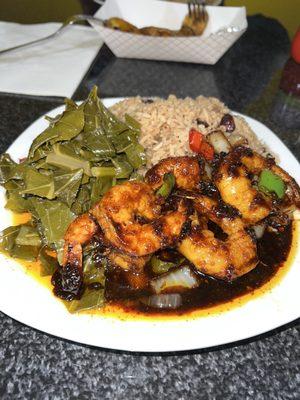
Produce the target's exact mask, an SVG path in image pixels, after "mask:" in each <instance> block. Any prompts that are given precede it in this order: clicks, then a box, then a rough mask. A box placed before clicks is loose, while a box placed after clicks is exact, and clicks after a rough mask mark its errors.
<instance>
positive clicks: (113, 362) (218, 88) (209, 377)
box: [0, 16, 300, 400]
mask: <svg viewBox="0 0 300 400" xmlns="http://www.w3.org/2000/svg"><path fill="white" fill-rule="evenodd" d="M289 46H290V43H289V39H288V36H287V33H286V31H285V29H284V28H283V27H282V26H281V25H280V24H279V23H278V22H276V21H275V20H271V19H266V18H264V17H262V16H255V17H251V18H249V28H248V30H247V32H246V33H245V34H244V35H243V36H242V38H241V39H240V40H239V41H238V42H237V43H236V44H235V45H234V46H233V47H232V48H231V49H230V50H229V51H228V52H227V53H226V54H225V55H224V57H223V58H222V59H221V60H220V61H219V62H218V63H217V64H216V65H214V66H204V65H193V64H184V63H168V62H154V61H141V60H139V61H137V60H125V59H116V58H115V57H114V56H113V55H112V54H111V53H110V51H109V50H108V49H107V48H106V47H103V48H102V50H101V51H100V53H99V55H98V57H97V59H96V61H95V63H94V65H93V67H92V68H91V70H90V71H89V73H88V75H87V76H86V77H85V78H84V80H83V82H82V83H81V85H80V87H79V88H78V90H77V91H76V93H75V96H74V98H75V99H82V98H84V97H85V96H86V94H87V93H88V90H89V89H90V88H91V87H92V85H94V84H97V85H99V86H100V90H101V96H102V97H110V96H112V97H113V96H134V95H142V96H153V95H155V96H156V95H157V96H168V94H170V93H173V94H176V95H177V96H181V97H182V96H192V97H193V96H194V97H195V96H197V95H199V94H202V95H206V96H216V97H218V98H220V99H221V100H222V101H224V102H225V103H226V104H227V105H228V106H229V107H230V108H231V109H233V110H236V111H240V112H244V113H247V114H249V115H251V116H253V117H255V118H257V119H259V120H260V121H262V122H263V123H265V124H266V125H267V126H268V127H270V128H271V129H272V130H273V131H275V132H276V134H278V136H280V138H281V139H282V140H283V141H284V142H285V143H286V145H287V146H288V147H289V148H290V149H291V150H292V151H293V153H294V154H295V155H296V156H297V157H298V159H299V157H300V140H299V134H300V131H299V129H298V130H297V129H295V128H293V129H291V128H290V129H287V128H286V126H287V123H286V122H287V120H286V119H285V116H283V115H281V114H280V112H279V111H278V110H280V109H281V108H280V102H279V106H278V101H277V100H276V99H277V96H278V93H277V86H278V79H279V76H280V69H282V67H283V65H284V63H285V61H286V59H287V57H288V52H289ZM61 103H62V99H61V98H47V97H25V96H22V95H10V94H4V93H2V94H0V116H1V117H0V118H1V119H0V120H1V124H0V150H1V152H2V151H5V149H6V148H7V147H8V145H9V144H10V143H11V142H12V141H13V140H14V139H15V138H16V137H17V136H18V135H19V134H20V133H21V132H22V131H23V130H24V129H25V128H26V127H27V126H28V125H29V124H30V123H31V122H33V121H34V120H35V119H36V118H37V117H40V116H41V115H42V114H44V113H45V112H47V111H49V110H50V109H51V108H53V107H56V106H57V105H59V104H61ZM275 121H276V122H275ZM20 301H21V299H20ZM45 312H46V310H45ZM232 329H235V327H234V326H233V327H232ZM0 335H1V341H0V398H1V399H3V400H4V399H157V398H166V399H171V398H173V399H174V398H175V399H257V400H260V399H262V400H264V399H268V400H269V399H299V398H300V365H299V360H300V357H299V355H300V349H299V338H300V327H299V321H294V322H293V323H291V324H289V325H287V326H284V327H282V328H280V329H277V330H276V331H272V332H269V333H268V334H266V335H262V336H258V337H256V338H252V339H249V340H247V341H243V342H240V343H233V344H231V345H227V346H223V347H218V348H214V349H206V350H201V351H197V350H195V351H194V352H188V353H184V354H183V353H181V354H179V353H177V354H167V355H162V354H161V355H160V354H156V355H144V354H130V353H123V352H117V351H108V350H103V349H98V348H93V347H88V346H82V345H79V344H74V343H70V342H68V341H66V340H62V339H58V338H55V337H52V336H49V335H47V334H44V333H41V332H39V331H36V330H33V329H31V328H29V327H27V326H24V325H22V324H20V323H18V322H16V321H14V320H12V319H11V318H9V317H8V316H6V315H4V314H0ZM99 335H101V332H99Z"/></svg>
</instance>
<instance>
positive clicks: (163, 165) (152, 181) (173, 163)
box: [145, 156, 205, 190]
mask: <svg viewBox="0 0 300 400" xmlns="http://www.w3.org/2000/svg"><path fill="white" fill-rule="evenodd" d="M170 172H171V173H172V174H173V175H174V177H175V181H176V186H177V187H178V188H181V189H186V190H192V189H195V188H196V187H197V185H198V184H199V182H200V178H201V177H202V176H204V174H205V170H204V161H203V159H201V158H200V157H188V156H182V157H169V158H165V159H164V160H162V161H160V162H159V163H157V164H156V165H154V166H153V167H152V168H151V169H150V170H149V171H148V172H147V173H146V176H145V179H146V182H147V183H148V185H149V186H151V188H152V189H153V190H156V189H158V188H159V187H160V186H161V185H162V183H163V178H164V175H165V174H167V173H170Z"/></svg>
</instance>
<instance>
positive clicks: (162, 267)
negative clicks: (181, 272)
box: [150, 256, 176, 275]
mask: <svg viewBox="0 0 300 400" xmlns="http://www.w3.org/2000/svg"><path fill="white" fill-rule="evenodd" d="M150 265H151V268H152V271H153V272H154V273H155V274H158V275H160V274H164V273H165V272H168V271H169V269H170V268H172V267H174V266H175V265H176V264H174V263H172V262H169V261H163V260H160V259H159V258H158V257H156V256H152V257H151V260H150Z"/></svg>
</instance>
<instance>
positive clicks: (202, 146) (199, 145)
mask: <svg viewBox="0 0 300 400" xmlns="http://www.w3.org/2000/svg"><path fill="white" fill-rule="evenodd" d="M189 144H190V149H191V150H192V151H193V152H194V153H198V154H201V155H202V156H203V157H204V158H205V159H206V160H207V161H211V160H212V159H213V158H214V148H213V147H212V146H211V145H210V144H209V143H208V142H207V141H206V140H205V137H204V135H203V134H202V133H201V132H199V131H197V129H194V128H191V130H190V132H189Z"/></svg>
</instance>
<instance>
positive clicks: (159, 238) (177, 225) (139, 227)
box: [91, 181, 187, 257]
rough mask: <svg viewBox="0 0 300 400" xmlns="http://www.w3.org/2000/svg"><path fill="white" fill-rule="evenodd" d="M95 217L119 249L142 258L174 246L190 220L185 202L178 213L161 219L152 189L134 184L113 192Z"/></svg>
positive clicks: (175, 212)
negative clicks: (188, 219) (185, 224)
mask: <svg viewBox="0 0 300 400" xmlns="http://www.w3.org/2000/svg"><path fill="white" fill-rule="evenodd" d="M91 213H92V215H93V216H94V217H95V218H96V220H97V221H98V223H99V224H100V226H101V228H102V230H103V232H104V236H105V238H106V240H107V241H108V242H109V243H110V244H111V245H112V246H113V247H114V248H115V249H118V250H119V251H121V252H124V253H126V254H129V255H132V256H139V257H141V256H145V255H147V254H151V253H154V252H155V251H157V250H159V249H161V248H164V247H167V246H172V245H173V244H174V243H175V242H176V241H177V239H178V237H179V236H180V233H181V230H182V228H183V226H184V223H185V222H186V220H187V211H186V207H185V205H184V202H181V203H180V204H179V206H178V209H177V210H176V211H172V212H169V213H166V214H165V215H161V207H160V204H159V199H158V198H157V197H156V196H155V194H154V192H153V191H152V189H151V187H150V186H149V185H148V184H146V183H143V182H133V181H130V182H125V183H123V184H121V185H117V186H114V187H113V188H111V189H110V190H109V191H108V192H107V193H106V194H105V195H104V197H103V198H102V200H101V201H100V202H99V203H98V204H96V205H95V206H94V208H93V209H92V210H91Z"/></svg>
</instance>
